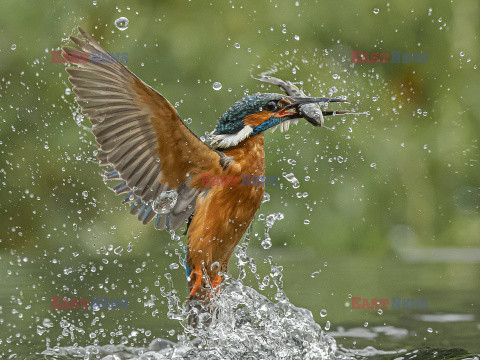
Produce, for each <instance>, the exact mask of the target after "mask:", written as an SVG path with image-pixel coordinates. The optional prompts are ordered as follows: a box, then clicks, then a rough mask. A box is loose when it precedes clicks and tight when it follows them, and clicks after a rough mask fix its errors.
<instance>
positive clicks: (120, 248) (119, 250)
mask: <svg viewBox="0 0 480 360" xmlns="http://www.w3.org/2000/svg"><path fill="white" fill-rule="evenodd" d="M122 251H123V247H121V246H118V247H116V248H115V250H113V252H114V253H115V254H116V255H120V254H121V253H122Z"/></svg>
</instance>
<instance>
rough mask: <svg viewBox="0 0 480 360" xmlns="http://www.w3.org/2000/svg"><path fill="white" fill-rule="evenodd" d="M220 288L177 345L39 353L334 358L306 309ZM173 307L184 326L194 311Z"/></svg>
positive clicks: (232, 284)
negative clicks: (195, 326) (178, 311)
mask: <svg viewBox="0 0 480 360" xmlns="http://www.w3.org/2000/svg"><path fill="white" fill-rule="evenodd" d="M223 286H224V288H223V289H222V290H221V291H220V293H219V294H218V295H217V296H215V297H214V298H213V300H212V301H211V303H210V305H209V307H210V311H209V312H206V313H203V314H202V315H203V318H202V321H201V322H199V325H198V327H197V328H193V327H190V326H188V325H184V326H185V327H184V329H185V331H184V333H183V334H182V335H180V336H179V341H178V343H172V342H169V341H167V340H161V339H160V340H159V339H157V340H155V341H153V342H152V343H151V344H150V346H149V347H148V348H133V347H127V346H125V345H123V344H121V345H108V346H99V347H93V346H91V347H85V348H74V347H68V348H59V349H56V350H48V351H45V352H44V353H43V354H44V355H55V356H59V355H60V356H66V357H67V358H69V356H72V357H73V356H74V355H75V356H79V355H81V356H86V355H89V354H90V355H93V354H95V355H96V357H94V358H98V359H103V360H110V359H117V358H128V359H138V360H144V359H158V360H160V359H172V358H174V359H192V360H194V359H333V358H334V354H335V352H336V351H337V345H336V342H335V340H334V339H333V338H332V337H330V336H328V335H327V334H325V333H324V332H323V331H322V329H321V327H320V325H318V324H317V323H315V321H314V319H313V316H312V313H311V312H310V311H309V310H307V309H302V308H299V307H296V306H294V305H293V304H291V303H290V302H289V301H288V300H287V299H286V298H285V297H284V298H283V299H281V300H280V301H278V302H272V301H270V300H269V299H267V298H266V297H265V296H263V295H261V294H259V293H258V292H257V291H255V290H254V289H252V288H251V287H248V286H245V285H243V284H242V282H241V281H239V280H237V279H233V278H230V279H227V280H226V282H225V285H223ZM174 303H175V302H174ZM174 303H172V304H170V305H173V306H172V307H171V309H174V308H176V309H181V313H177V314H175V316H178V318H180V319H182V320H184V321H185V320H186V318H187V317H188V316H189V314H190V313H191V312H192V311H197V309H192V310H188V309H187V306H186V305H183V306H182V307H180V308H179V307H178V303H175V304H174ZM169 308H170V306H169ZM175 312H176V311H173V312H171V313H170V315H174V313H175ZM205 324H209V325H205ZM115 356H117V357H115ZM89 358H91V357H89Z"/></svg>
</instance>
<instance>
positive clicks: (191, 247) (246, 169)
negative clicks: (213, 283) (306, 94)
mask: <svg viewBox="0 0 480 360" xmlns="http://www.w3.org/2000/svg"><path fill="white" fill-rule="evenodd" d="M263 145H264V143H263V134H259V135H255V136H252V137H250V138H248V139H246V140H244V141H243V142H241V143H240V144H239V145H237V146H235V147H233V148H231V149H228V150H226V151H225V154H226V155H228V156H231V157H233V159H234V161H235V163H234V164H235V165H236V166H230V167H229V168H228V169H227V175H228V176H231V177H235V178H236V179H239V180H240V179H241V176H242V175H253V176H264V175H265V153H264V148H263ZM236 183H237V184H233V186H232V183H230V185H225V184H219V185H216V186H213V187H212V188H211V190H210V191H209V192H208V194H207V195H206V196H205V197H202V196H199V197H198V199H197V203H196V207H195V215H194V217H193V219H192V222H191V224H190V227H189V230H188V238H189V244H188V259H187V261H188V265H189V267H190V268H191V269H195V268H198V267H202V266H203V267H204V268H205V269H206V270H207V272H208V275H209V276H210V278H213V277H214V276H216V274H217V273H218V271H219V270H223V271H225V270H226V267H227V265H228V261H229V259H230V257H231V255H232V253H233V251H234V249H235V246H236V245H237V244H238V242H239V241H240V240H241V238H242V236H243V234H244V233H245V231H246V230H247V228H248V226H249V224H250V222H251V221H252V219H253V217H254V215H255V213H256V212H257V210H258V208H259V207H260V204H261V202H262V198H263V193H264V191H265V188H264V186H263V185H262V186H258V185H246V184H245V183H244V184H242V182H241V181H237V182H236Z"/></svg>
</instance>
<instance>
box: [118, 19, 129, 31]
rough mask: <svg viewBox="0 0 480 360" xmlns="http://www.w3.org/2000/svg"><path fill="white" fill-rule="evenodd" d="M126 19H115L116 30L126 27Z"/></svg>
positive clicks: (122, 29) (125, 28)
mask: <svg viewBox="0 0 480 360" xmlns="http://www.w3.org/2000/svg"><path fill="white" fill-rule="evenodd" d="M128 23H129V21H128V19H127V18H126V17H123V16H122V17H119V18H118V19H117V20H115V26H116V27H117V29H118V30H120V31H124V30H127V29H128Z"/></svg>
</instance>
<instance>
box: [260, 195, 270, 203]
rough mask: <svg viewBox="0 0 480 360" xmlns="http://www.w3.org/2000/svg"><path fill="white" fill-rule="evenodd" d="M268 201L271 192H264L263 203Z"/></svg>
mask: <svg viewBox="0 0 480 360" xmlns="http://www.w3.org/2000/svg"><path fill="white" fill-rule="evenodd" d="M267 201H270V194H269V193H264V194H263V200H262V203H266V202H267Z"/></svg>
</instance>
